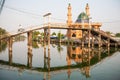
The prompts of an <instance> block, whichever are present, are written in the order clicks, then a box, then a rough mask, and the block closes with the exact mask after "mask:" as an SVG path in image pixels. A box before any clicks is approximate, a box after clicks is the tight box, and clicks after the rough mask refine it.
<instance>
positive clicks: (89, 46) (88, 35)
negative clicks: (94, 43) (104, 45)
mask: <svg viewBox="0 0 120 80" xmlns="http://www.w3.org/2000/svg"><path fill="white" fill-rule="evenodd" d="M90 34H91V32H90V29H89V30H88V47H89V48H90Z"/></svg>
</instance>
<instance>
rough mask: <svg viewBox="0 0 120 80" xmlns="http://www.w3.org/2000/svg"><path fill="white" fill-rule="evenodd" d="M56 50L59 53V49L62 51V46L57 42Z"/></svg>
mask: <svg viewBox="0 0 120 80" xmlns="http://www.w3.org/2000/svg"><path fill="white" fill-rule="evenodd" d="M57 50H58V52H59V53H60V52H61V51H63V47H61V45H60V44H58V45H57Z"/></svg>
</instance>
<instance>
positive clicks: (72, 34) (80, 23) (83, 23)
mask: <svg viewBox="0 0 120 80" xmlns="http://www.w3.org/2000/svg"><path fill="white" fill-rule="evenodd" d="M71 10H72V7H71V5H70V4H69V5H68V14H67V25H68V27H74V28H82V29H84V28H91V29H95V30H100V27H101V23H98V22H92V23H91V22H90V12H89V5H88V3H87V4H86V7H85V11H86V12H82V13H80V14H79V15H78V18H77V19H76V21H75V23H73V21H72V13H71ZM82 34H83V31H82V30H68V31H67V37H68V38H70V39H80V38H82Z"/></svg>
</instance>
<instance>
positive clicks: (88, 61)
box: [0, 46, 117, 77]
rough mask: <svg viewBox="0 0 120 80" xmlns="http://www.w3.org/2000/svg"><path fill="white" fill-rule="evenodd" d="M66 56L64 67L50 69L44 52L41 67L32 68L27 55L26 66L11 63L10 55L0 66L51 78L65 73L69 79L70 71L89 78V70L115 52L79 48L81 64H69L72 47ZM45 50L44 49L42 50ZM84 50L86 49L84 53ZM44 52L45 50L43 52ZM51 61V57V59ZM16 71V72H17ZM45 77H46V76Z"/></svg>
mask: <svg viewBox="0 0 120 80" xmlns="http://www.w3.org/2000/svg"><path fill="white" fill-rule="evenodd" d="M67 47H68V49H67V55H66V62H67V64H66V65H62V66H57V67H50V59H49V58H50V56H48V58H47V59H46V56H47V55H46V52H44V65H43V66H42V67H32V58H33V57H32V56H31V55H29V54H28V61H27V65H23V64H19V63H13V61H12V60H13V59H12V55H10V54H8V58H9V60H8V61H2V60H0V64H2V65H10V66H12V67H11V68H14V67H17V68H18V69H22V70H24V69H29V70H30V71H38V72H45V73H48V74H49V75H50V76H52V75H53V74H54V75H55V74H58V73H61V72H67V74H68V76H69V77H70V75H71V73H72V71H75V70H76V71H81V73H83V74H85V76H86V77H89V76H90V69H91V67H92V66H93V65H96V64H97V63H100V62H101V61H103V60H104V59H105V58H107V57H110V56H112V55H113V54H114V53H115V52H116V51H117V50H115V49H108V50H105V49H99V48H96V49H93V50H91V48H83V49H82V48H81V49H82V50H83V51H82V53H80V54H82V56H81V57H79V59H82V62H81V63H76V64H74V65H73V64H71V61H72V60H73V61H74V60H75V57H74V58H73V57H72V56H71V54H72V53H69V48H70V47H71V48H72V46H67ZM44 49H46V48H44ZM75 49H77V47H75ZM84 49H86V51H84ZM44 51H46V50H44ZM74 54H76V58H77V54H78V53H74ZM51 59H52V57H51ZM18 69H17V70H18ZM46 76H47V75H46Z"/></svg>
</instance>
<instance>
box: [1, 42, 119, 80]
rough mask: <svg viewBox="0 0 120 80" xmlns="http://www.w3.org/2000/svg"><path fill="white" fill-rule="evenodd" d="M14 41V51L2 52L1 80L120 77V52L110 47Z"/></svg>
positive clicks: (82, 79)
mask: <svg viewBox="0 0 120 80" xmlns="http://www.w3.org/2000/svg"><path fill="white" fill-rule="evenodd" d="M33 44H34V46H33V47H34V48H33V50H32V56H31V55H28V48H27V41H22V42H14V43H13V52H12V53H11V54H12V55H11V54H9V52H8V48H7V47H6V49H4V51H1V52H0V80H120V68H119V66H120V62H119V61H120V52H119V51H118V49H115V48H110V49H105V48H101V49H99V48H94V49H91V48H87V47H84V48H81V47H80V46H77V45H74V46H72V45H61V44H51V45H50V50H48V46H47V45H46V48H45V47H44V46H43V44H39V45H38V44H37V43H33Z"/></svg>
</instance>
